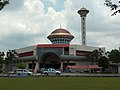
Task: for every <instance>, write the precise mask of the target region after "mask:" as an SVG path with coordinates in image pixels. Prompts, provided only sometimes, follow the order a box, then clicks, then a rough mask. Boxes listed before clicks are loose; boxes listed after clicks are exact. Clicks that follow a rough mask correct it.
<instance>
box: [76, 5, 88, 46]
mask: <svg viewBox="0 0 120 90" xmlns="http://www.w3.org/2000/svg"><path fill="white" fill-rule="evenodd" d="M88 13H89V10H87V9H86V8H84V7H83V8H81V9H80V10H79V11H78V14H79V15H80V16H81V38H82V45H87V44H86V16H87V14H88Z"/></svg>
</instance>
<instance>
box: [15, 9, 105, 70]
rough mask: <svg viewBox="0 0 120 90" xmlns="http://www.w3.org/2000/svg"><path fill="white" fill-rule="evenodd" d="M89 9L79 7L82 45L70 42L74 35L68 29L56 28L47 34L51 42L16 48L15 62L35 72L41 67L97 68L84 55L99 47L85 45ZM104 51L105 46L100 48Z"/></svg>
mask: <svg viewBox="0 0 120 90" xmlns="http://www.w3.org/2000/svg"><path fill="white" fill-rule="evenodd" d="M88 12H89V10H87V9H86V8H84V7H83V8H81V9H80V10H79V11H78V14H80V16H81V36H82V45H76V44H70V42H71V41H72V40H73V39H74V36H73V35H72V34H71V33H70V32H69V30H66V29H63V28H61V27H60V28H58V29H55V30H53V32H52V33H51V34H50V35H48V36H47V38H48V39H49V40H50V41H51V43H52V44H37V45H33V46H28V47H24V48H20V49H16V52H17V53H18V55H19V57H18V59H17V60H15V62H17V63H18V62H24V63H26V64H27V66H26V68H27V69H32V70H33V71H34V72H37V71H38V70H40V69H41V68H55V69H61V70H62V69H63V68H64V67H67V66H69V67H70V66H73V67H82V68H85V67H86V66H87V65H89V66H90V67H89V68H98V65H93V66H92V65H90V61H89V60H88V59H87V57H86V55H87V54H88V53H89V52H92V51H93V50H96V49H97V50H99V47H93V46H87V44H86V15H87V14H88ZM101 49H102V50H103V51H105V48H104V47H103V48H101Z"/></svg>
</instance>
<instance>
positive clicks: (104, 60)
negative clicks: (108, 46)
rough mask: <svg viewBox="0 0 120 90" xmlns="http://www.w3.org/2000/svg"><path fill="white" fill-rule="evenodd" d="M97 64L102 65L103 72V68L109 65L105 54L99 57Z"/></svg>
mask: <svg viewBox="0 0 120 90" xmlns="http://www.w3.org/2000/svg"><path fill="white" fill-rule="evenodd" d="M98 65H99V66H100V67H102V71H103V72H105V69H106V68H108V67H109V62H108V58H106V57H105V56H102V57H100V59H99V61H98Z"/></svg>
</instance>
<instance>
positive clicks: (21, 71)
mask: <svg viewBox="0 0 120 90" xmlns="http://www.w3.org/2000/svg"><path fill="white" fill-rule="evenodd" d="M9 74H17V75H21V76H27V75H33V72H30V71H29V70H27V69H17V70H13V71H10V72H9Z"/></svg>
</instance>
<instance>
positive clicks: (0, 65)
mask: <svg viewBox="0 0 120 90" xmlns="http://www.w3.org/2000/svg"><path fill="white" fill-rule="evenodd" d="M4 56H5V54H4V52H0V72H2V68H3V62H4Z"/></svg>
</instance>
